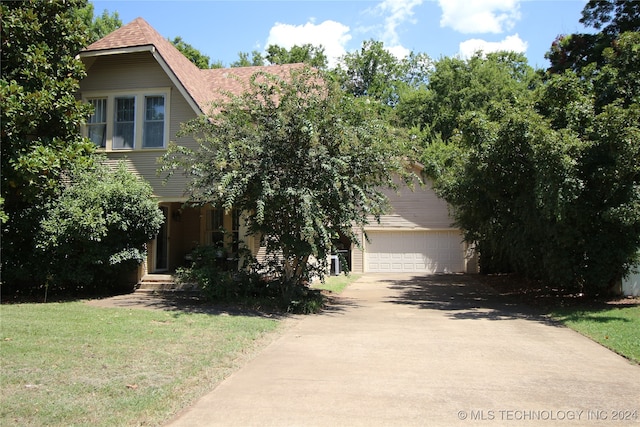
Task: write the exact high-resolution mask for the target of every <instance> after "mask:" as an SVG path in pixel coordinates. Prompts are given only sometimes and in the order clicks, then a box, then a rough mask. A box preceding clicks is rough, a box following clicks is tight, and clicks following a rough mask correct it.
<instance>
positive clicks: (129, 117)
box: [113, 96, 136, 148]
mask: <svg viewBox="0 0 640 427" xmlns="http://www.w3.org/2000/svg"><path fill="white" fill-rule="evenodd" d="M115 104H116V105H115V108H116V114H115V124H114V126H113V148H133V146H134V139H133V138H134V131H135V117H136V99H135V98H134V97H132V96H131V97H122V98H116V99H115Z"/></svg>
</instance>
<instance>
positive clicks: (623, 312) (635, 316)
mask: <svg viewBox="0 0 640 427" xmlns="http://www.w3.org/2000/svg"><path fill="white" fill-rule="evenodd" d="M551 317H552V318H554V319H555V320H558V321H560V322H562V323H563V324H565V325H566V326H568V327H570V328H571V329H573V330H575V331H577V332H579V333H581V334H583V335H585V336H587V337H589V338H591V339H592V340H594V341H596V342H598V343H600V344H602V345H603V346H605V347H607V348H609V349H611V350H613V351H615V352H616V353H618V354H620V355H622V356H624V357H626V358H628V359H629V360H631V361H633V362H635V363H638V364H640V306H637V305H633V306H626V307H625V306H615V305H612V306H608V307H600V306H599V307H593V308H589V307H580V306H576V307H568V308H567V307H565V308H558V309H554V310H553V311H552V312H551Z"/></svg>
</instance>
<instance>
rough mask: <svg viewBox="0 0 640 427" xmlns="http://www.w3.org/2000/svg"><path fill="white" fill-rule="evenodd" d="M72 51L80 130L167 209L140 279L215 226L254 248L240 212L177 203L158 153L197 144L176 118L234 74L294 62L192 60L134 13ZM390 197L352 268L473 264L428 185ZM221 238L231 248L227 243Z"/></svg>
mask: <svg viewBox="0 0 640 427" xmlns="http://www.w3.org/2000/svg"><path fill="white" fill-rule="evenodd" d="M79 56H80V59H81V60H82V61H83V63H84V64H85V66H86V70H87V77H86V78H85V79H83V80H82V81H81V83H80V93H79V96H81V98H82V99H83V100H84V101H86V102H88V103H91V104H92V105H93V106H94V108H95V112H94V113H93V115H92V116H91V117H90V119H89V120H88V123H87V125H86V127H85V129H84V130H83V131H84V132H85V135H86V136H87V137H89V138H90V139H91V140H93V142H94V143H95V144H96V145H97V146H98V147H99V150H101V151H103V152H104V153H105V154H106V156H107V158H108V161H109V162H117V161H121V160H124V161H125V162H126V164H127V165H128V167H129V169H130V170H131V171H133V172H134V173H136V174H138V175H139V176H141V177H143V178H144V179H145V180H147V181H148V182H149V183H150V184H151V186H152V187H153V190H154V194H155V196H156V197H157V200H158V204H159V206H160V208H161V209H162V211H163V212H164V215H165V217H166V221H165V223H164V225H163V227H162V229H161V231H160V232H159V234H158V236H157V237H156V238H155V239H154V240H153V241H152V242H151V243H150V245H149V255H148V259H147V262H146V263H145V265H143V266H142V267H141V270H140V272H139V278H142V276H143V275H145V274H155V273H170V272H171V271H173V270H174V269H175V268H176V267H178V266H180V265H183V264H184V262H185V257H186V256H187V255H188V254H189V253H190V252H191V250H192V249H193V248H194V247H196V246H197V245H211V244H217V243H219V242H223V240H224V239H225V237H224V236H223V234H222V233H221V232H220V230H221V229H222V228H224V229H225V230H227V231H230V232H231V233H232V234H233V235H235V236H236V237H239V238H241V239H242V240H244V242H245V243H246V244H248V246H249V247H250V248H251V250H252V251H253V252H254V253H255V254H258V253H259V251H260V242H259V239H257V238H254V237H253V236H245V235H244V234H245V233H244V232H243V226H242V223H241V221H240V220H239V215H240V213H239V212H229V213H225V212H224V211H223V210H221V209H216V208H215V207H211V206H207V207H202V208H189V207H184V206H183V204H184V202H185V201H186V196H185V194H184V188H185V181H184V179H183V178H182V177H180V176H178V175H176V176H174V177H173V178H172V179H170V180H169V181H168V182H167V183H166V184H165V183H163V177H162V176H160V175H158V173H157V169H158V163H157V159H158V158H159V157H160V156H162V154H163V153H164V152H165V150H166V149H167V145H168V143H169V141H174V142H176V143H178V144H179V145H184V146H189V147H192V148H196V146H197V145H196V142H195V141H194V140H193V139H192V138H189V137H177V132H178V130H179V128H180V124H181V123H183V122H187V121H189V120H191V119H193V118H195V117H197V116H199V115H202V114H207V113H208V112H209V107H210V103H211V101H214V100H216V99H218V98H219V97H220V96H221V91H228V92H232V93H240V92H239V91H241V90H242V88H243V84H242V82H243V81H247V80H248V79H249V77H250V76H251V75H253V74H254V73H255V72H257V71H260V70H265V71H267V72H270V73H275V74H281V75H286V74H287V73H288V72H289V70H290V68H291V67H295V66H299V65H283V66H268V67H246V68H231V69H208V70H202V69H198V68H197V67H196V66H195V65H194V64H193V63H191V62H190V61H189V60H188V59H187V58H186V57H184V56H183V55H182V54H181V53H180V51H178V50H177V49H176V48H175V47H174V46H173V45H172V44H171V43H170V42H169V41H168V40H167V39H165V38H164V37H162V36H161V35H160V34H159V33H158V32H157V31H156V30H154V29H153V28H152V27H151V26H150V25H149V24H148V23H147V22H146V21H144V20H143V19H142V18H138V19H136V20H134V21H133V22H131V23H129V24H127V25H125V26H123V27H121V28H119V29H118V30H116V31H114V32H113V33H111V34H109V35H107V36H106V37H104V38H102V39H101V40H99V41H97V42H95V43H93V44H92V45H90V46H88V47H87V48H85V49H84V50H83V51H82V52H80V54H79ZM389 197H390V200H391V205H392V207H393V212H392V213H390V214H389V215H385V216H383V218H382V221H381V222H380V223H379V224H378V223H376V222H372V224H371V225H370V226H369V227H367V233H368V235H369V239H370V240H369V241H366V242H364V250H360V249H357V248H355V247H354V245H352V244H351V242H344V247H345V250H346V251H347V258H348V259H349V260H350V261H349V262H350V264H351V270H352V271H354V272H415V273H433V272H465V271H469V270H472V269H473V268H474V267H473V265H472V264H473V263H472V262H469V260H468V259H467V258H466V257H465V253H466V252H465V251H466V249H467V248H466V245H465V244H464V243H463V242H462V236H461V233H460V231H459V230H457V229H455V228H453V227H452V226H451V222H452V220H451V218H450V217H449V214H448V209H447V205H446V203H445V202H444V201H442V200H440V199H438V198H437V197H436V195H435V193H434V192H433V191H432V190H431V188H430V187H429V186H428V185H427V186H425V187H424V188H418V189H417V190H416V191H413V192H412V191H411V190H409V189H405V190H403V191H402V192H401V194H396V193H395V192H389ZM223 244H225V245H226V246H227V248H228V250H229V251H233V248H232V247H230V242H228V241H226V242H223Z"/></svg>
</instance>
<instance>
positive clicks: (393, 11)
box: [376, 0, 423, 45]
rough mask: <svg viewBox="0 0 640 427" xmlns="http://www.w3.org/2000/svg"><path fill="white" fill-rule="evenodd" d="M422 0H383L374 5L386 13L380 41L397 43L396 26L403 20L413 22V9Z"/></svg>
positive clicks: (377, 9) (398, 41)
mask: <svg viewBox="0 0 640 427" xmlns="http://www.w3.org/2000/svg"><path fill="white" fill-rule="evenodd" d="M422 2H423V0H383V1H382V2H381V3H380V4H378V5H377V6H376V11H378V12H379V13H380V14H382V15H386V17H385V19H384V31H383V34H382V41H383V42H384V43H387V44H390V45H399V43H400V37H399V36H398V27H399V26H400V25H402V24H403V23H405V22H407V21H408V22H411V23H415V20H414V19H413V9H414V8H415V7H416V6H420V5H421V4H422Z"/></svg>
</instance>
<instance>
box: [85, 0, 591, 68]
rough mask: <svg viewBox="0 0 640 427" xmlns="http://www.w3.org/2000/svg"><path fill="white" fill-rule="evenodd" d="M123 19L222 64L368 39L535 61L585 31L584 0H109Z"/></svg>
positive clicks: (441, 52)
mask: <svg viewBox="0 0 640 427" xmlns="http://www.w3.org/2000/svg"><path fill="white" fill-rule="evenodd" d="M92 3H93V4H94V8H95V12H96V14H100V13H102V11H103V10H105V9H106V10H108V11H109V12H115V11H117V12H118V14H119V16H120V19H121V20H122V21H123V23H124V24H126V23H128V22H130V21H132V20H134V19H135V18H137V17H142V18H144V19H145V20H146V21H147V22H149V24H151V26H153V27H154V28H155V29H156V30H158V32H160V34H162V35H163V36H165V37H167V38H174V37H176V36H180V37H182V39H183V40H184V41H186V42H187V43H189V44H191V45H193V46H194V47H195V48H197V49H198V50H200V51H201V52H202V53H204V54H205V55H208V56H209V57H210V58H211V60H213V61H221V62H222V63H223V64H224V65H225V66H228V65H229V64H230V63H232V62H234V61H236V60H237V59H238V53H239V52H252V51H254V50H258V51H261V52H262V51H264V50H265V49H266V47H267V46H269V45H270V44H277V45H280V46H282V47H285V48H291V47H292V46H293V45H302V44H306V43H310V44H313V45H316V46H317V45H322V46H324V48H325V53H326V54H327V56H328V57H329V60H330V63H331V65H333V64H335V63H336V60H337V59H338V58H339V57H340V56H342V55H344V54H345V53H347V52H351V51H354V50H357V49H359V48H360V47H361V46H362V42H363V41H366V40H371V39H373V40H378V41H382V42H384V45H385V47H386V48H387V49H388V50H389V51H390V52H392V53H393V54H394V55H396V56H398V57H403V56H405V55H407V54H408V53H409V52H411V51H413V52H415V53H426V54H428V55H429V56H430V57H431V58H433V59H438V58H440V57H443V56H460V57H468V56H470V55H472V54H473V53H474V52H476V51H478V50H482V51H484V52H490V51H495V50H513V51H517V52H522V53H524V54H525V55H526V56H527V58H528V59H529V63H530V64H531V65H532V66H536V67H546V66H547V65H548V63H547V61H546V59H545V58H544V54H545V52H546V51H547V50H548V49H549V46H550V45H551V43H552V42H553V40H554V39H555V38H556V37H557V36H558V35H560V34H569V33H574V32H584V31H587V29H585V28H584V27H583V26H582V24H580V23H579V22H578V21H579V19H580V12H581V11H582V8H583V7H584V5H585V4H586V0H382V1H370V0H351V1H338V0H322V1H318V0H309V1H307V0H297V1H293V0H289V1H285V0H281V1H274V0H252V1H249V0H235V1H230V0H229V1H222V0H199V1H190V0H164V1H163V0H148V1H144V0H134V1H124V0H110V1H93V2H92Z"/></svg>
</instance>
